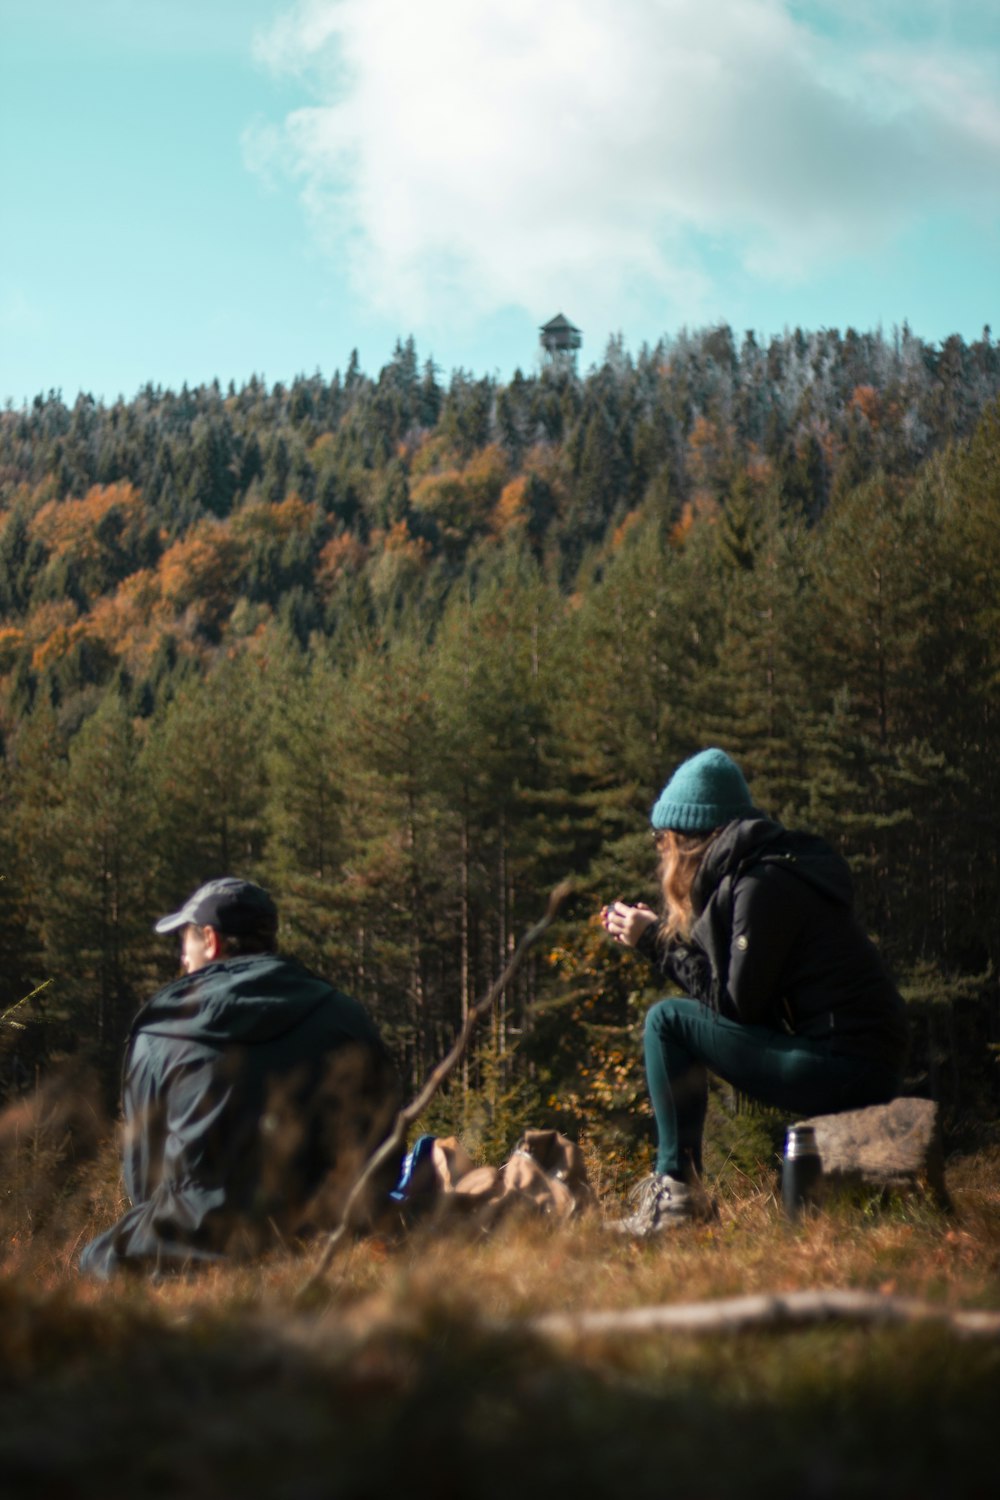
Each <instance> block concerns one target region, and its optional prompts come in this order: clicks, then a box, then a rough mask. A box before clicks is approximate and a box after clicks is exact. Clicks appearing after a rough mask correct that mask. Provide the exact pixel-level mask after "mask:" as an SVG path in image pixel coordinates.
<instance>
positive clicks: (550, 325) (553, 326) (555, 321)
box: [539, 313, 580, 333]
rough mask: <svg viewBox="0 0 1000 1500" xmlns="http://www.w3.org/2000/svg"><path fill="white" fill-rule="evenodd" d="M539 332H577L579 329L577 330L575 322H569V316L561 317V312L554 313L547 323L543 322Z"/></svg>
mask: <svg viewBox="0 0 1000 1500" xmlns="http://www.w3.org/2000/svg"><path fill="white" fill-rule="evenodd" d="M539 332H540V333H579V332H580V330H579V328H577V326H576V324H575V323H571V322H570V320H569V318H566V317H563V315H562V313H556V315H555V317H554V318H550V319H549V321H548V322H547V323H543V324H542V326H541V328H540V330H539Z"/></svg>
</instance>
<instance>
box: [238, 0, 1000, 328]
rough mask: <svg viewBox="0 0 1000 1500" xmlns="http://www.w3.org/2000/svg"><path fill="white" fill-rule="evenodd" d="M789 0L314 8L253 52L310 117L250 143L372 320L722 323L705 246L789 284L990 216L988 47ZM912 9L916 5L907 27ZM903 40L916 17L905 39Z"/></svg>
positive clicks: (994, 93)
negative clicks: (948, 223)
mask: <svg viewBox="0 0 1000 1500" xmlns="http://www.w3.org/2000/svg"><path fill="white" fill-rule="evenodd" d="M949 13H950V11H949V7H947V6H944V7H943V9H942V10H941V11H940V13H939V12H938V11H937V10H935V9H934V7H933V5H932V4H930V3H925V4H923V6H922V8H921V9H920V11H919V16H920V18H921V19H920V25H919V27H918V28H917V34H916V35H914V34H913V30H912V26H911V28H910V34H909V35H908V36H906V37H904V36H903V34H902V32H901V31H900V32H897V34H896V39H895V40H894V39H893V37H892V36H891V35H887V33H886V30H885V26H884V25H882V26H881V27H879V28H878V30H877V31H876V30H875V29H873V28H867V29H866V28H859V29H858V30H857V31H855V32H854V33H853V36H854V37H855V38H856V39H855V40H854V41H852V42H850V43H849V42H847V41H846V40H845V37H844V35H843V33H839V34H838V33H836V31H835V29H833V28H831V27H829V26H828V27H826V28H825V29H822V28H821V22H822V20H823V16H824V14H825V15H826V16H827V17H829V15H830V14H832V12H830V10H829V7H826V8H824V7H823V6H822V5H818V4H817V5H808V4H800V5H797V6H793V4H792V3H791V0H547V3H546V4H544V5H539V4H538V3H537V0H420V3H415V0H300V3H299V4H298V5H297V6H295V7H294V8H293V9H290V10H287V11H285V12H284V13H283V14H282V15H281V16H280V18H279V19H278V20H277V22H276V23H275V24H274V26H273V27H272V28H271V30H270V31H268V32H267V33H263V34H261V35H259V36H258V38H257V46H256V51H257V55H258V57H259V58H260V59H261V60H263V61H265V62H266V63H268V64H269V65H270V66H273V67H275V68H277V69H280V70H283V71H285V72H290V73H293V74H295V75H298V76H299V77H300V78H301V79H302V82H303V87H304V88H306V87H307V88H309V89H310V90H311V93H312V99H313V101H314V102H310V103H309V104H305V105H304V106H303V107H302V108H301V109H299V110H296V111H295V112H293V113H292V114H290V115H289V116H288V117H287V119H286V120H285V121H284V122H283V123H282V125H281V127H280V129H279V130H275V128H273V127H267V128H258V129H257V130H256V131H255V132H252V133H251V135H250V136H249V138H248V146H247V154H248V159H252V158H253V157H254V155H256V157H257V158H258V162H259V160H260V159H261V158H266V161H267V163H268V169H269V170H272V171H273V170H274V169H275V165H276V163H278V162H280V163H281V166H282V168H283V170H285V171H287V172H289V173H291V174H292V175H293V176H294V177H295V179H296V180H297V181H298V182H299V184H300V188H301V194H302V199H303V202H304V204H305V206H306V209H307V211H308V214H309V217H310V221H311V223H312V226H313V228H314V230H315V232H316V234H317V235H318V236H319V237H320V239H321V240H322V242H323V243H324V245H325V246H326V247H327V249H328V250H329V252H330V253H331V255H333V256H336V257H338V258H340V259H341V260H342V261H344V262H345V263H346V265H347V267H348V269H349V272H350V275H351V278H352V281H353V284H354V287H355V289H356V291H357V292H358V294H359V295H360V296H361V297H363V298H364V299H365V301H366V302H367V303H368V304H369V305H370V306H372V307H375V308H377V309H379V310H381V311H383V312H386V313H392V314H399V315H404V316H405V318H406V320H407V325H408V326H410V327H417V328H419V327H420V326H421V325H422V324H426V323H427V322H429V321H430V320H432V319H433V320H436V321H437V322H438V323H439V324H440V323H441V322H442V321H447V320H448V318H449V316H450V317H451V318H452V319H453V320H454V319H460V318H463V317H469V316H475V315H477V314H482V313H486V312H489V311H491V310H493V309H495V308H498V307H502V306H507V305H518V306H522V307H530V308H531V309H533V310H538V309H542V310H545V309H550V308H554V307H556V306H565V307H567V308H576V309H579V310H581V312H580V314H577V315H582V310H583V309H586V310H587V311H588V316H589V317H590V318H591V320H592V321H593V320H595V318H596V319H597V320H602V321H603V323H604V326H609V327H610V326H622V324H623V323H625V322H627V321H628V315H627V310H628V308H629V305H630V302H632V301H633V300H638V297H639V295H640V294H642V296H643V297H644V298H646V299H648V297H649V295H650V294H652V295H653V296H654V297H655V298H656V299H657V301H658V302H659V303H660V304H661V305H662V306H663V308H664V311H665V314H666V313H670V314H672V315H677V313H678V312H679V313H680V315H681V316H683V317H687V318H689V319H691V318H694V317H697V316H699V315H700V314H701V313H702V312H703V311H704V310H705V309H709V310H711V309H710V303H711V299H712V296H713V289H712V280H711V275H710V273H709V271H708V270H706V269H705V267H706V265H708V264H710V260H708V259H706V258H705V247H706V244H708V245H709V246H711V247H713V249H714V251H715V253H722V254H725V255H732V254H735V255H736V256H737V257H738V259H739V260H740V261H741V262H742V265H743V267H744V269H745V270H746V271H747V272H748V273H750V274H752V275H763V276H770V277H789V276H801V275H805V274H807V273H808V272H809V271H810V269H812V268H815V267H817V266H819V265H821V264H828V263H830V262H831V261H834V260H836V259H837V258H839V257H841V256H844V255H852V254H859V253H863V252H864V250H865V249H866V247H870V246H879V245H885V244H887V243H890V242H891V240H892V238H893V236H895V235H896V234H898V233H899V232H901V231H902V230H903V229H905V228H906V226H907V225H908V224H910V223H912V222H914V221H915V220H916V219H917V218H919V217H920V216H921V215H922V214H924V213H927V212H932V211H940V210H942V208H949V207H950V208H951V209H952V210H959V211H966V210H970V209H978V210H980V211H986V212H988V213H990V214H992V215H996V213H997V209H998V203H997V186H996V185H997V183H998V182H1000V106H998V90H997V78H998V68H997V53H996V50H995V49H994V51H992V52H990V51H989V50H987V49H985V48H982V47H981V48H980V49H979V50H978V51H977V52H975V53H972V52H971V51H970V50H969V44H968V42H967V41H964V42H962V44H961V45H959V43H958V42H956V41H954V40H953V39H952V40H947V39H946V40H947V45H946V44H945V42H944V41H942V33H941V30H940V26H939V25H938V20H939V19H940V16H947V15H948V14H949ZM914 14H916V12H914ZM900 25H902V22H900Z"/></svg>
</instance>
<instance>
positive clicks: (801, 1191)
mask: <svg viewBox="0 0 1000 1500" xmlns="http://www.w3.org/2000/svg"><path fill="white" fill-rule="evenodd" d="M822 1176H823V1163H822V1161H821V1159H820V1154H819V1151H818V1150H817V1147H816V1132H815V1130H814V1129H813V1128H812V1126H811V1125H793V1126H792V1127H791V1128H790V1130H789V1131H788V1134H787V1135H786V1137H785V1158H784V1161H783V1162H782V1164H781V1201H782V1203H783V1204H784V1208H785V1213H786V1214H787V1215H788V1217H789V1218H790V1219H797V1218H798V1216H799V1214H800V1213H801V1212H802V1209H803V1207H804V1206H805V1205H806V1204H807V1203H815V1202H816V1201H817V1199H818V1197H819V1185H820V1179H821V1178H822Z"/></svg>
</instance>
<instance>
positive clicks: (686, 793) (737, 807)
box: [649, 750, 756, 833]
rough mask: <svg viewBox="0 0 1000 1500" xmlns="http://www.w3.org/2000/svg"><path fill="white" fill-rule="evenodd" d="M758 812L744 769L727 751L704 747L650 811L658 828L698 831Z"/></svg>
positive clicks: (675, 775) (689, 831) (680, 770)
mask: <svg viewBox="0 0 1000 1500" xmlns="http://www.w3.org/2000/svg"><path fill="white" fill-rule="evenodd" d="M755 811H756V809H755V807H754V805H753V803H752V802H751V800H750V788H749V787H748V786H747V784H746V781H745V779H744V776H743V772H742V771H741V770H740V768H739V766H738V765H737V764H736V762H735V761H734V760H730V758H729V756H728V755H727V754H726V752H725V750H701V751H699V753H698V754H697V755H692V757H691V759H690V760H686V761H685V762H684V763H683V765H680V766H678V767H677V770H676V771H675V772H674V774H673V775H672V776H671V778H670V780H669V781H668V782H667V784H666V786H665V787H664V788H663V791H662V792H661V793H660V795H659V797H658V798H657V800H656V803H655V805H654V807H653V811H652V812H651V813H650V815H649V817H650V822H651V823H652V825H653V827H654V828H656V829H662V828H674V829H676V830H677V831H678V832H679V833H697V832H699V831H700V830H702V829H706V830H707V829H709V828H719V827H721V826H722V824H723V823H731V822H732V820H733V819H734V818H746V817H750V816H752V815H753V813H754V812H755Z"/></svg>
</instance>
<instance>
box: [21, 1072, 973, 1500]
mask: <svg viewBox="0 0 1000 1500" xmlns="http://www.w3.org/2000/svg"><path fill="white" fill-rule="evenodd" d="M31 1109H33V1111H34V1112H33V1113H32V1112H31V1110H29V1109H27V1107H26V1106H22V1107H21V1111H22V1112H21V1115H20V1116H19V1117H18V1119H17V1121H16V1122H15V1121H14V1120H13V1119H11V1118H8V1117H4V1118H3V1119H0V1158H2V1161H0V1165H2V1167H3V1170H4V1173H5V1181H6V1182H7V1184H8V1188H7V1191H6V1196H5V1199H4V1203H3V1222H2V1227H3V1231H4V1257H5V1258H4V1262H3V1265H2V1267H0V1380H2V1381H3V1384H4V1392H3V1403H2V1407H0V1409H2V1410H3V1412H4V1421H3V1423H2V1424H0V1472H2V1474H3V1476H4V1484H3V1492H4V1495H5V1496H7V1497H10V1500H14V1497H16V1496H19V1495H21V1494H24V1495H27V1494H28V1493H31V1494H33V1495H34V1494H37V1493H39V1492H43V1493H46V1494H65V1495H81V1496H83V1495H91V1494H94V1495H97V1494H101V1495H102V1496H105V1495H106V1494H107V1492H108V1489H109V1487H110V1488H111V1490H112V1492H113V1493H119V1492H120V1493H125V1494H129V1493H142V1494H143V1495H146V1494H149V1495H174V1494H180V1493H181V1492H182V1491H183V1493H184V1494H185V1495H186V1496H191V1497H199V1496H202V1495H204V1496H209V1495H218V1494H220V1493H230V1492H237V1490H238V1489H243V1490H245V1491H246V1492H247V1493H251V1494H254V1495H262V1496H272V1495H273V1496H275V1497H278V1496H280V1497H288V1500H298V1497H302V1500H309V1497H313V1496H315V1497H317V1500H318V1497H320V1496H324V1495H328V1494H336V1495H338V1496H339V1495H343V1496H348V1497H354V1496H357V1497H359V1500H360V1497H367V1496H376V1495H382V1494H389V1493H394V1494H402V1495H408V1494H414V1493H423V1492H425V1491H426V1492H428V1493H433V1494H434V1495H435V1496H442V1497H448V1496H455V1497H463V1500H464V1497H479V1496H484V1497H492V1496H493V1495H494V1494H496V1495H497V1496H499V1495H501V1494H503V1495H505V1496H506V1495H507V1494H509V1491H510V1489H511V1487H512V1486H515V1487H516V1488H517V1489H519V1490H522V1491H523V1490H528V1491H530V1492H532V1493H534V1492H536V1491H537V1492H542V1491H547V1490H548V1489H551V1488H558V1489H560V1490H562V1489H564V1488H572V1490H573V1491H574V1492H575V1493H577V1494H580V1495H584V1496H586V1495H604V1494H609V1493H615V1494H618V1493H624V1494H627V1495H629V1496H631V1495H637V1496H645V1495H647V1494H648V1495H649V1496H650V1497H652V1496H653V1495H656V1496H657V1497H659V1496H661V1495H662V1493H663V1491H664V1489H669V1488H673V1489H674V1490H675V1491H676V1492H677V1493H679V1494H682V1495H684V1494H697V1495H706V1496H716V1495H718V1496H730V1495H732V1496H736V1495H739V1496H741V1497H745V1496H747V1495H749V1496H756V1495H758V1494H759V1495H761V1496H764V1495H767V1496H768V1497H769V1500H773V1496H774V1495H775V1494H776V1493H787V1494H795V1495H797V1496H799V1495H804V1496H807V1497H820V1500H822V1497H824V1496H827V1495H829V1496H834V1495H840V1494H842V1493H844V1492H845V1491H847V1490H849V1491H851V1492H852V1493H854V1494H858V1495H862V1496H865V1495H871V1496H876V1495H877V1496H878V1497H879V1500H884V1497H886V1496H889V1497H896V1496H898V1497H904V1496H923V1495H934V1494H937V1493H941V1494H946V1493H947V1494H948V1495H968V1496H977V1495H980V1494H982V1495H985V1494H986V1493H990V1494H992V1492H993V1481H992V1468H993V1464H992V1459H993V1450H994V1429H995V1410H996V1401H997V1397H998V1396H1000V1347H998V1345H997V1344H996V1343H995V1342H989V1341H979V1342H972V1341H960V1340H959V1339H957V1338H956V1337H955V1336H954V1335H953V1334H951V1333H950V1332H949V1331H948V1330H947V1329H943V1328H939V1327H927V1326H915V1327H912V1328H896V1329H863V1328H857V1327H848V1326H845V1327H836V1326H832V1327H824V1328H820V1329H814V1330H811V1331H804V1332H803V1331H800V1332H795V1333H791V1332H784V1333H770V1334H765V1333H755V1334H752V1335H741V1336H737V1337H732V1336H719V1337H714V1338H693V1337H690V1336H682V1335H671V1336H669V1337H665V1336H663V1335H659V1336H654V1337H647V1338H640V1339H636V1338H632V1339H626V1338H623V1337H621V1336H618V1337H615V1338H611V1337H604V1338H602V1339H599V1340H598V1339H589V1340H587V1341H586V1342H584V1343H580V1344H578V1345H576V1346H573V1347H568V1346H555V1345H548V1344H545V1343H544V1342H542V1341H541V1340H540V1339H538V1338H537V1337H535V1336H533V1335H532V1334H531V1333H530V1331H529V1330H527V1328H526V1326H525V1325H526V1323H527V1320H529V1319H530V1318H532V1317H533V1316H535V1315H537V1314H542V1313H545V1312H550V1311H576V1310H582V1309H591V1308H592V1309H607V1308H625V1307H636V1306H642V1305H646V1304H655V1303H662V1302H678V1301H694V1300H700V1299H709V1298H719V1297H723V1296H729V1295H736V1294H740V1293H747V1292H754V1291H773V1290H791V1289H805V1288H819V1287H831V1286H839V1287H854V1288H865V1289H870V1290H871V1289H880V1290H883V1291H885V1292H891V1293H898V1294H901V1295H904V1294H905V1295H911V1296H917V1297H921V1298H929V1299H932V1300H934V1301H937V1302H940V1303H942V1304H945V1305H948V1306H952V1307H959V1306H963V1307H968V1306H976V1307H992V1308H997V1307H1000V1151H998V1150H996V1149H994V1150H991V1151H983V1152H981V1153H979V1154H978V1155H976V1156H973V1157H969V1158H965V1159H963V1160H961V1161H954V1162H952V1163H951V1164H950V1166H949V1173H948V1180H949V1186H950V1187H951V1189H952V1191H953V1195H954V1198H955V1202H956V1212H955V1213H954V1214H953V1215H951V1216H942V1215H940V1214H938V1213H937V1212H936V1211H935V1210H933V1209H932V1208H931V1207H930V1206H928V1205H927V1204H923V1203H921V1202H905V1201H901V1202H896V1203H893V1204H889V1205H883V1204H876V1203H864V1202H854V1203H841V1204H838V1205H835V1206H834V1207H832V1208H831V1209H830V1210H829V1211H827V1212H823V1213H819V1214H816V1215H815V1216H814V1217H812V1218H810V1219H808V1220H807V1221H805V1222H803V1223H802V1224H801V1225H800V1226H795V1227H789V1226H788V1225H786V1224H785V1223H784V1221H783V1219H782V1217H781V1215H780V1212H779V1207H778V1204H777V1201H776V1198H775V1187H776V1178H775V1176H774V1174H773V1172H772V1169H771V1168H770V1167H769V1166H767V1165H763V1164H762V1165H761V1166H760V1168H759V1170H758V1171H757V1172H756V1173H751V1174H745V1173H742V1172H737V1171H735V1170H725V1171H723V1173H722V1176H721V1180H720V1181H719V1183H718V1184H717V1188H716V1190H717V1192H718V1195H719V1198H720V1216H719V1219H718V1220H717V1221H716V1222H715V1223H713V1224H711V1225H707V1226H704V1227H700V1228H691V1229H685V1230H683V1231H681V1232H678V1233H676V1234H674V1235H673V1236H671V1237H670V1238H669V1239H667V1240H666V1241H665V1242H657V1243H653V1244H635V1243H632V1242H628V1241H619V1240H617V1239H614V1238H609V1237H608V1236H607V1234H606V1233H605V1232H603V1231H602V1230H601V1228H600V1223H599V1221H598V1220H583V1221H580V1222H579V1223H570V1224H569V1225H567V1226H562V1227H555V1228H553V1227H551V1226H548V1225H546V1224H544V1223H539V1222H522V1223H520V1224H513V1223H510V1224H506V1225H504V1226H502V1228H501V1229H500V1230H499V1231H498V1232H497V1233H495V1234H494V1235H492V1236H491V1237H484V1236H482V1235H479V1234H477V1233H476V1232H474V1231H472V1230H470V1229H469V1228H468V1227H464V1228H460V1229H459V1228H455V1227H452V1228H450V1229H448V1228H445V1227H442V1226H430V1227H425V1228H423V1229H421V1230H420V1231H419V1232H414V1233H411V1234H410V1235H409V1236H408V1237H407V1238H404V1239H400V1240H399V1241H397V1242H391V1241H389V1240H386V1239H372V1240H368V1241H362V1242H359V1243H358V1244H356V1245H355V1246H354V1247H353V1248H351V1249H350V1250H348V1251H345V1252H344V1253H343V1254H342V1255H341V1256H340V1258H339V1259H338V1260H337V1262H336V1264H335V1265H334V1267H333V1269H332V1271H331V1274H330V1276H329V1277H328V1279H327V1281H326V1283H325V1284H324V1286H323V1287H322V1288H321V1289H320V1290H319V1291H318V1292H316V1293H315V1294H313V1295H312V1296H311V1297H310V1298H309V1299H308V1302H307V1303H306V1304H303V1301H302V1299H301V1298H300V1297H299V1296H298V1293H299V1289H300V1288H301V1286H302V1283H303V1281H304V1280H305V1275H306V1272H307V1270H308V1266H309V1262H308V1259H305V1260H304V1259H302V1258H301V1257H296V1256H293V1255H290V1254H288V1253H276V1254H275V1255H273V1256H271V1257H268V1258H265V1259H264V1260H263V1261H262V1262H260V1263H259V1264H257V1265H254V1266H250V1267H242V1268H240V1267H232V1268H226V1269H219V1268H217V1269H212V1270H209V1271H207V1272H203V1273H201V1274H200V1275H199V1276H197V1277H195V1278H192V1279H189V1280H188V1279H183V1278H177V1279H173V1280H171V1281H167V1282H163V1283H161V1284H158V1285H150V1284H149V1283H147V1282H144V1281H141V1280H138V1279H132V1278H125V1279H122V1280H120V1281H119V1282H117V1283H114V1284H112V1285H111V1286H102V1285H100V1284H96V1283H89V1282H84V1281H82V1280H81V1279H79V1278H78V1277H77V1276H76V1274H75V1272H73V1270H72V1268H71V1261H72V1256H73V1253H74V1251H75V1249H76V1247H77V1246H78V1245H79V1244H80V1243H82V1242H83V1241H84V1240H85V1239H86V1238H87V1237H88V1236H89V1235H90V1234H91V1233H94V1232H97V1231H98V1230H99V1229H100V1228H103V1227H104V1226H105V1225H106V1224H107V1223H108V1222H110V1221H111V1220H112V1219H113V1218H114V1217H115V1214H116V1212H117V1210H118V1207H119V1204H118V1199H117V1193H118V1187H117V1169H116V1159H115V1151H114V1143H113V1140H112V1139H111V1138H110V1137H109V1136H107V1135H106V1134H105V1136H104V1137H103V1139H102V1140H101V1141H97V1140H96V1139H92V1140H91V1142H90V1145H89V1147H88V1148H87V1149H86V1150H80V1149H77V1148H76V1147H75V1146H74V1145H73V1135H74V1131H73V1128H71V1126H70V1125H68V1124H67V1119H69V1118H71V1116H68V1115H67V1114H66V1111H65V1107H64V1108H63V1109H62V1112H60V1109H59V1108H56V1107H55V1104H54V1102H53V1100H52V1099H51V1098H49V1099H48V1100H47V1101H45V1100H36V1101H34V1103H33V1105H32V1107H31ZM15 1125H16V1128H14V1126H15ZM601 1185H602V1187H604V1188H605V1190H606V1192H607V1190H608V1189H610V1188H611V1186H612V1185H611V1184H603V1183H602V1184H601ZM617 1186H618V1187H620V1186H621V1185H620V1184H617ZM605 1206H606V1208H607V1207H608V1206H609V1205H607V1204H606V1205H605Z"/></svg>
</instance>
